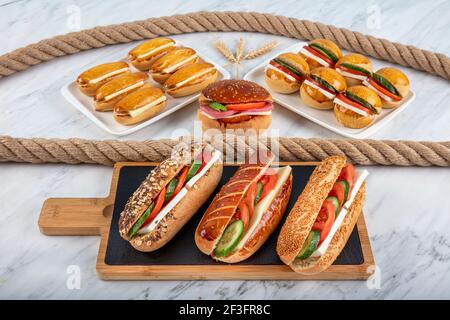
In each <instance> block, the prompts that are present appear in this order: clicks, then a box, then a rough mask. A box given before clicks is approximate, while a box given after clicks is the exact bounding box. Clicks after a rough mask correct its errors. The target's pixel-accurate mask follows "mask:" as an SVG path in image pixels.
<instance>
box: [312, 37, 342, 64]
mask: <svg viewBox="0 0 450 320" xmlns="http://www.w3.org/2000/svg"><path fill="white" fill-rule="evenodd" d="M309 46H310V47H312V48H313V49H315V50H317V49H318V50H319V51H321V52H322V53H323V54H325V55H326V56H327V57H328V58H329V59H330V60H331V61H333V62H334V63H336V62H337V61H338V60H339V59H338V57H336V55H335V54H334V53H333V52H331V51H330V50H328V49H327V48H325V47H324V46H322V45H321V44H319V43H315V42H313V43H310V44H309ZM319 53H320V52H319Z"/></svg>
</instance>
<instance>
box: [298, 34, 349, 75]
mask: <svg viewBox="0 0 450 320" xmlns="http://www.w3.org/2000/svg"><path fill="white" fill-rule="evenodd" d="M309 43H317V44H320V45H321V46H322V47H324V48H325V49H327V50H329V51H331V52H332V53H334V55H335V56H336V57H337V58H338V59H340V58H342V51H341V49H339V47H338V46H337V45H336V44H335V43H334V42H333V41H331V40H328V39H315V40H312V41H310V42H309ZM300 55H301V56H303V58H305V60H306V62H307V63H308V64H309V68H310V69H311V70H313V69H314V68H318V67H323V66H322V65H321V64H320V63H318V62H317V61H316V60H314V59H311V58H308V57H306V56H304V55H303V54H301V53H300Z"/></svg>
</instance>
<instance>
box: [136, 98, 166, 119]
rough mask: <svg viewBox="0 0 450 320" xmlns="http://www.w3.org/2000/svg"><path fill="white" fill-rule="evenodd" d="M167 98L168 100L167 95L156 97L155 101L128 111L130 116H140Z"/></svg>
mask: <svg viewBox="0 0 450 320" xmlns="http://www.w3.org/2000/svg"><path fill="white" fill-rule="evenodd" d="M166 100H167V98H166V96H161V97H159V98H158V99H156V100H154V101H152V102H150V103H147V104H146V105H145V106H142V107H140V108H137V109H135V110H130V111H128V114H129V115H130V116H132V117H137V116H139V115H140V114H142V113H143V112H145V111H147V110H148V109H150V108H151V107H154V106H156V105H158V104H160V103H161V102H164V101H166Z"/></svg>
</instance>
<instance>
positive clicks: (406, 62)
mask: <svg viewBox="0 0 450 320" xmlns="http://www.w3.org/2000/svg"><path fill="white" fill-rule="evenodd" d="M208 31H250V32H260V33H268V34H273V35H280V36H285V37H291V38H296V39H306V40H310V39H314V38H327V39H330V40H332V41H334V42H336V43H337V44H338V45H339V46H340V47H341V48H343V49H347V50H349V51H353V52H359V53H362V54H366V55H369V56H372V57H374V58H378V59H382V60H386V61H390V62H395V63H397V64H400V65H402V66H407V67H411V68H414V69H417V70H422V71H426V72H428V73H430V74H434V75H438V76H440V77H442V78H444V79H450V58H449V57H447V56H446V55H444V54H440V53H433V52H430V51H426V50H422V49H419V48H416V47H414V46H408V45H403V44H400V43H394V42H391V41H388V40H385V39H378V38H375V37H372V36H366V35H363V34H361V33H359V32H354V31H350V30H347V29H343V28H337V27H334V26H330V25H325V24H322V23H317V22H311V21H307V20H299V19H295V18H287V17H283V16H275V15H272V14H262V13H255V12H197V13H189V14H182V15H174V16H169V17H160V18H149V19H147V20H142V21H135V22H129V23H122V24H116V25H110V26H105V27H96V28H93V29H88V30H83V31H80V32H73V33H68V34H66V35H62V36H57V37H54V38H51V39H46V40H42V41H40V42H38V43H35V44H31V45H29V46H27V47H24V48H20V49H17V50H14V51H12V52H10V53H7V54H4V55H2V56H0V78H1V77H6V76H9V75H11V74H14V73H16V72H19V71H22V70H25V69H27V68H29V67H30V66H33V65H36V64H40V63H42V62H44V61H49V60H52V59H54V58H56V57H61V56H65V55H68V54H73V53H77V52H79V51H82V50H89V49H92V48H99V47H103V46H106V45H110V44H116V43H125V42H130V41H135V40H142V39H147V38H154V37H157V36H161V35H162V36H167V35H174V34H181V33H190V32H208Z"/></svg>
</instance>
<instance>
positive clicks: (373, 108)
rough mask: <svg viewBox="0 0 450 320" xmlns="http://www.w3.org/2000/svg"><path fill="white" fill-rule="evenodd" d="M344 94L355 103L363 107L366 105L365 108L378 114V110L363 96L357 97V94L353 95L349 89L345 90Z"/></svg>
mask: <svg viewBox="0 0 450 320" xmlns="http://www.w3.org/2000/svg"><path fill="white" fill-rule="evenodd" d="M345 96H346V97H347V98H349V99H350V100H353V101H355V102H356V103H359V104H361V105H362V106H363V107H366V108H367V109H369V110H371V111H372V112H373V113H375V114H379V113H380V112H379V111H378V110H377V109H376V108H375V107H374V106H373V105H371V104H370V103H368V102H367V101H366V100H364V99H363V98H360V97H358V96H357V95H354V94H353V93H351V92H349V91H345Z"/></svg>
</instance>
